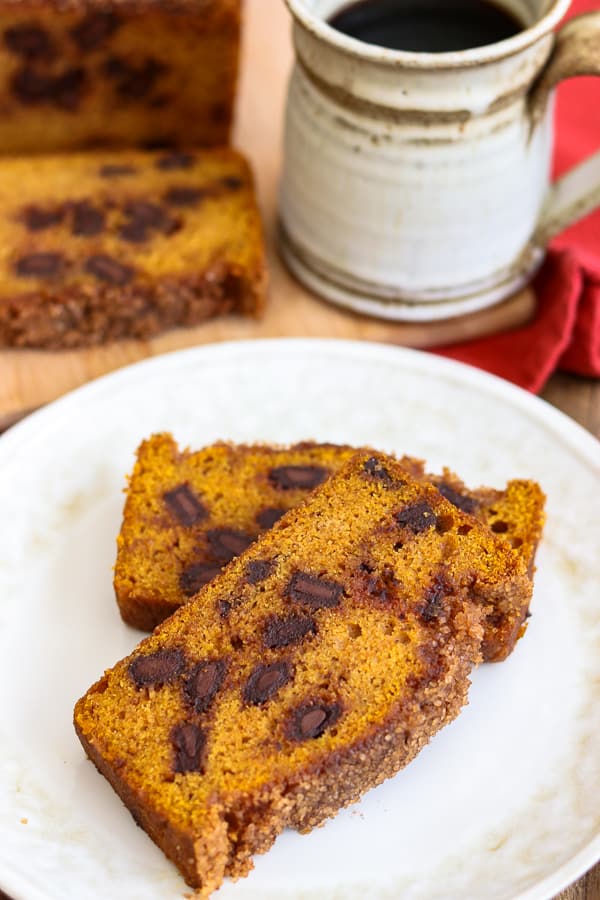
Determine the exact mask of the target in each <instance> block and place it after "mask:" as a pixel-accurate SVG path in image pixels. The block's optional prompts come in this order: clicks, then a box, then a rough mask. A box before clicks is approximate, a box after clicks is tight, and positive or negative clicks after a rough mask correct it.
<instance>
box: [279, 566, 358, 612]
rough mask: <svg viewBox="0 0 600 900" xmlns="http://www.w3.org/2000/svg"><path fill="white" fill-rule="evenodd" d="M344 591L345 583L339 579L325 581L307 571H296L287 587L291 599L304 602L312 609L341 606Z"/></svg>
mask: <svg viewBox="0 0 600 900" xmlns="http://www.w3.org/2000/svg"><path fill="white" fill-rule="evenodd" d="M343 592H344V587H343V585H341V584H338V583H337V581H325V580H324V579H323V578H319V577H318V576H316V575H309V574H307V573H306V572H296V574H295V575H294V576H293V577H292V578H291V580H290V583H289V584H288V586H287V589H286V593H287V595H288V597H290V599H292V600H296V601H297V602H298V603H304V604H305V605H306V606H309V607H310V608H311V609H321V608H322V607H334V606H339V604H340V600H341V598H342V594H343Z"/></svg>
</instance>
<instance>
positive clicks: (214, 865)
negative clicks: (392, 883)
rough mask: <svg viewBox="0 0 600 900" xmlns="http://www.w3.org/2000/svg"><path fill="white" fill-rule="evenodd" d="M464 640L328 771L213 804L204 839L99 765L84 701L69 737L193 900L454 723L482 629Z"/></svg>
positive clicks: (387, 773) (316, 769) (330, 762)
mask: <svg viewBox="0 0 600 900" xmlns="http://www.w3.org/2000/svg"><path fill="white" fill-rule="evenodd" d="M468 606H469V609H470V611H471V612H470V615H471V616H475V619H474V621H475V620H476V619H477V617H478V615H479V612H478V611H477V608H474V607H473V606H472V604H470V603H469V605H468ZM465 635H466V638H467V639H466V640H464V641H463V643H462V645H461V652H458V651H457V648H456V646H454V645H453V644H452V643H451V644H450V645H448V646H446V647H444V648H443V650H442V657H443V659H444V661H445V662H446V668H445V671H444V674H443V677H441V678H440V679H438V680H434V681H432V682H429V683H427V684H426V685H424V687H423V690H421V691H418V693H417V695H416V696H411V697H410V698H403V700H401V701H400V702H398V703H397V704H396V707H395V708H394V709H393V710H391V711H390V714H389V715H388V717H387V719H386V720H385V721H384V722H382V723H380V724H379V725H378V726H373V727H371V729H370V731H369V732H368V733H367V734H365V736H364V737H363V739H362V740H361V741H359V742H356V743H355V744H354V745H352V746H351V747H348V748H346V749H344V750H340V751H337V752H336V753H335V754H332V755H330V756H329V757H328V758H327V767H325V766H324V764H323V763H324V760H323V759H319V760H316V761H315V762H314V763H313V764H312V765H311V767H310V769H309V770H305V771H304V772H303V773H301V774H299V776H298V777H297V778H296V779H295V781H294V783H293V784H292V783H288V784H277V785H274V786H267V787H266V788H265V789H264V790H263V791H262V792H261V794H260V795H259V796H255V797H254V798H252V799H251V798H249V797H248V796H243V797H234V798H231V799H230V802H229V808H228V809H225V808H224V807H223V806H221V805H218V804H216V803H215V805H214V806H213V807H211V808H210V810H209V813H208V821H207V827H206V829H205V831H204V833H203V834H202V835H196V836H192V835H190V834H186V833H185V832H183V831H181V830H178V829H175V828H173V827H172V826H171V825H170V824H169V822H168V821H167V820H166V818H165V817H164V816H162V815H161V814H160V813H159V812H158V811H157V810H154V809H151V808H147V809H145V810H144V809H143V808H142V806H141V805H140V799H139V797H138V796H137V795H136V794H135V792H134V791H133V790H132V789H131V788H130V787H129V786H128V784H127V782H126V781H125V779H124V778H122V777H121V775H120V773H119V768H118V766H115V765H112V766H111V765H110V764H109V763H108V762H107V761H106V760H105V759H103V757H102V755H101V752H100V751H99V750H98V748H97V747H96V746H95V745H94V744H93V743H92V741H90V740H88V739H87V737H86V736H85V735H84V734H83V732H82V731H81V730H80V728H79V726H78V722H77V717H78V709H79V707H80V706H82V705H83V704H84V703H85V700H86V697H87V695H86V696H84V697H83V698H81V700H79V701H78V703H77V704H76V706H75V711H74V726H75V731H76V733H77V736H78V737H79V740H80V741H81V744H82V746H83V748H84V750H85V752H86V753H87V755H88V756H89V758H90V759H91V761H92V762H93V763H94V765H95V766H96V768H97V769H98V771H99V772H100V774H102V775H104V777H105V778H106V779H107V780H108V781H109V782H110V784H111V785H112V787H113V788H114V790H115V791H116V793H117V794H118V795H119V797H120V798H121V800H122V801H123V803H124V804H125V806H126V807H127V808H128V809H129V811H130V812H131V814H132V816H133V818H134V820H135V821H136V822H137V824H139V825H140V826H141V827H142V828H144V830H145V831H146V832H147V833H148V835H149V836H150V837H151V838H152V840H153V841H154V842H155V843H156V844H157V845H158V846H159V847H160V848H161V849H162V850H163V852H164V853H165V855H166V856H167V857H168V858H169V859H170V860H171V861H172V862H173V863H174V864H175V865H176V866H177V867H178V869H179V870H180V872H181V874H182V875H183V877H184V878H185V880H186V882H187V883H188V884H189V885H190V886H191V887H193V888H195V889H196V890H197V891H198V898H206V897H208V896H209V895H210V894H211V893H212V891H214V890H215V889H216V888H218V887H219V886H220V884H221V883H222V881H223V879H224V877H225V876H230V877H232V878H239V877H241V876H243V875H246V874H247V873H248V872H249V871H250V870H251V869H252V867H253V863H252V856H253V855H255V854H259V853H264V852H265V851H267V850H268V849H269V848H270V847H271V846H272V844H273V842H274V841H275V839H276V837H277V836H278V835H279V834H280V833H281V832H282V831H283V830H284V828H286V827H292V828H295V829H297V830H298V831H301V832H303V833H305V832H308V831H310V830H311V829H312V828H314V827H316V826H317V825H319V824H321V823H322V822H323V821H325V820H326V819H327V818H330V817H332V816H334V815H335V814H336V813H337V812H338V811H339V810H340V809H341V808H342V807H344V806H348V805H349V804H352V803H354V802H356V801H357V800H358V799H359V798H360V797H361V796H362V795H363V794H364V793H365V792H366V791H367V790H370V789H371V788H372V787H375V786H376V785H378V784H381V782H383V781H385V780H387V779H388V778H390V777H392V776H393V775H395V774H396V773H397V772H398V771H399V770H400V769H402V768H404V766H406V765H407V764H408V763H409V762H411V761H412V759H414V757H415V756H416V755H417V754H418V753H419V751H420V750H421V749H422V748H423V747H424V746H425V745H426V744H427V743H429V741H430V740H431V738H432V737H433V736H434V734H436V733H437V732H438V731H439V730H440V729H441V728H442V727H443V726H444V725H446V724H448V723H449V722H451V721H452V720H453V719H455V718H456V716H457V715H458V714H459V712H460V711H461V709H462V708H463V706H464V705H465V703H466V700H467V692H468V688H469V684H470V680H469V673H470V671H471V669H472V668H473V666H474V665H475V664H476V663H477V662H479V661H480V642H481V627H477V626H475V627H473V624H471V626H469V625H468V623H467V624H466V631H465ZM105 677H106V676H105ZM103 684H104V679H101V680H100V681H99V682H97V683H96V685H94V687H93V688H91V691H94V690H102V689H103ZM89 693H90V692H88V694H89ZM234 810H235V812H234Z"/></svg>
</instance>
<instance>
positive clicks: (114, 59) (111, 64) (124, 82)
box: [103, 56, 167, 101]
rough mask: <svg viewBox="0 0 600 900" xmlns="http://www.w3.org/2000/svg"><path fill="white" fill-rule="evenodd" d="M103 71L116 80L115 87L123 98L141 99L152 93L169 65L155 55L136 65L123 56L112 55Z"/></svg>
mask: <svg viewBox="0 0 600 900" xmlns="http://www.w3.org/2000/svg"><path fill="white" fill-rule="evenodd" d="M103 71H104V74H105V75H106V76H107V77H108V78H111V79H113V80H114V81H116V85H115V89H116V91H117V94H118V95H119V96H120V97H121V99H123V100H133V101H139V100H144V99H145V98H146V97H148V96H149V95H150V94H151V93H152V91H153V90H154V88H155V86H156V82H157V81H158V79H159V78H160V77H161V76H162V75H164V74H165V72H166V71H167V67H166V66H165V65H164V64H163V63H161V62H159V61H158V60H157V59H154V58H153V57H148V58H147V59H146V60H144V62H143V63H141V64H140V65H139V66H135V65H133V64H131V63H130V62H128V61H127V60H126V59H123V57H121V56H111V57H109V58H108V59H107V60H106V62H105V63H104V66H103Z"/></svg>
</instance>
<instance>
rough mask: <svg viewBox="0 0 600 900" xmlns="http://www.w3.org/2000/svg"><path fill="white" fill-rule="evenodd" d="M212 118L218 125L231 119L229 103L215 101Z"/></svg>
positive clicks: (211, 111) (211, 112) (211, 113)
mask: <svg viewBox="0 0 600 900" xmlns="http://www.w3.org/2000/svg"><path fill="white" fill-rule="evenodd" d="M210 118H211V119H212V121H213V122H214V123H215V124H216V125H224V124H225V123H226V122H228V121H229V106H228V104H227V103H214V104H213V105H212V107H211V110H210Z"/></svg>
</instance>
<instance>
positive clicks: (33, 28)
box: [4, 24, 55, 60]
mask: <svg viewBox="0 0 600 900" xmlns="http://www.w3.org/2000/svg"><path fill="white" fill-rule="evenodd" d="M4 44H5V46H6V47H7V48H8V50H10V52H11V53H15V54H16V55H17V56H22V57H24V59H27V60H34V59H38V60H40V59H44V60H49V59H52V58H53V57H54V54H55V49H54V45H53V43H52V39H51V37H50V35H49V34H48V32H47V31H46V30H45V29H44V28H42V27H41V25H36V24H29V25H25V24H23V25H13V26H11V27H10V28H7V29H6V31H5V32H4Z"/></svg>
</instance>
